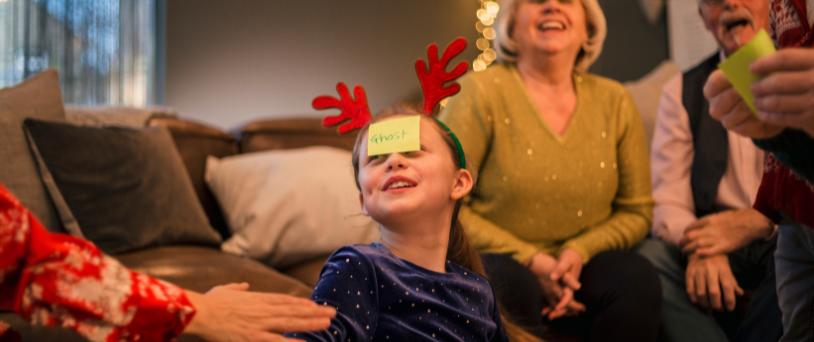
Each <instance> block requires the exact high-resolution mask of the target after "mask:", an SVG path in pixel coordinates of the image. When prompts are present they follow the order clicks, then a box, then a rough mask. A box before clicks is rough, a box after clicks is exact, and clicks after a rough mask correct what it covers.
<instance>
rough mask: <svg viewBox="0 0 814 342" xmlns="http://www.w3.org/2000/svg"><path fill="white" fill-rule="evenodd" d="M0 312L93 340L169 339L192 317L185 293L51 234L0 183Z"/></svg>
mask: <svg viewBox="0 0 814 342" xmlns="http://www.w3.org/2000/svg"><path fill="white" fill-rule="evenodd" d="M0 309H2V310H13V311H14V312H16V313H17V314H18V315H20V316H21V317H22V318H24V319H26V320H28V321H30V322H31V323H33V324H38V325H46V326H62V327H65V328H68V329H73V330H75V331H77V332H78V333H80V334H81V335H83V336H85V337H87V338H88V339H90V340H92V341H121V340H145V341H165V340H172V339H173V338H175V337H176V336H178V335H180V334H181V332H182V331H183V330H184V328H185V327H186V326H187V324H189V322H190V321H191V320H192V317H193V316H194V315H195V308H194V307H193V306H192V304H191V303H190V301H189V299H188V298H187V296H186V294H185V292H184V290H183V289H181V288H179V287H177V286H175V285H172V284H169V283H166V282H163V281H161V280H157V279H155V278H152V277H149V276H147V275H144V274H140V273H138V272H134V271H131V270H129V269H128V268H126V267H124V266H123V265H121V264H120V263H119V262H118V261H116V260H115V259H113V258H111V257H109V256H107V255H105V254H103V253H102V252H101V251H100V250H99V249H98V248H97V247H96V246H94V245H93V244H92V243H90V242H88V241H86V240H82V239H79V238H76V237H72V236H68V235H64V234H55V233H50V232H48V231H47V230H46V229H45V228H44V227H43V226H42V224H41V223H40V222H39V220H37V219H36V218H35V217H34V215H33V214H31V212H29V211H28V209H26V208H25V207H23V206H22V204H21V203H20V202H19V201H18V200H17V199H16V198H15V197H14V196H13V195H12V194H11V193H10V192H9V191H8V190H7V189H6V188H5V187H3V185H2V184H0Z"/></svg>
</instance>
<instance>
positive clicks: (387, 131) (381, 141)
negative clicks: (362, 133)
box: [367, 115, 421, 156]
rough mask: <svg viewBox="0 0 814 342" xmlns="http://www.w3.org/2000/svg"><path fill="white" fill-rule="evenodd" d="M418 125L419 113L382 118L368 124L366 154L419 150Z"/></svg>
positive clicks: (419, 121)
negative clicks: (387, 118) (379, 120)
mask: <svg viewBox="0 0 814 342" xmlns="http://www.w3.org/2000/svg"><path fill="white" fill-rule="evenodd" d="M420 127H421V116H419V115H411V116H408V117H403V118H396V119H389V120H384V121H382V122H377V123H374V124H372V125H370V128H368V132H367V155H368V156H376V155H380V154H388V153H396V152H410V151H418V150H420V149H421V140H420V137H419V130H420Z"/></svg>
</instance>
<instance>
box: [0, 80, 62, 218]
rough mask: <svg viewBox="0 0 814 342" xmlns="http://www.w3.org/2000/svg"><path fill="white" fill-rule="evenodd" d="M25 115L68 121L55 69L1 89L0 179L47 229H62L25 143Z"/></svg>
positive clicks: (26, 116) (27, 116)
mask: <svg viewBox="0 0 814 342" xmlns="http://www.w3.org/2000/svg"><path fill="white" fill-rule="evenodd" d="M25 118H37V119H44V120H56V121H59V120H65V110H64V108H63V105H62V94H61V93H60V91H59V76H57V73H56V71H54V70H46V71H43V72H41V73H39V74H37V75H35V76H33V77H31V78H29V79H28V80H26V81H24V82H23V83H20V84H19V85H16V86H14V87H9V88H4V89H0V165H2V166H0V182H2V183H3V184H5V185H6V187H8V189H9V190H11V192H12V193H14V195H15V196H17V198H19V199H20V201H21V202H22V203H23V205H25V206H26V207H27V208H28V209H29V210H31V211H32V212H33V213H34V214H35V215H36V216H37V217H38V218H39V219H40V220H41V221H42V223H43V224H44V225H45V226H46V227H48V229H50V230H53V231H62V225H61V223H60V220H59V216H58V215H57V212H56V209H54V206H53V204H52V203H51V199H50V197H49V196H48V193H47V192H46V190H45V187H44V186H43V183H42V181H41V180H40V177H39V175H38V173H37V167H36V164H35V161H34V159H33V158H32V156H31V153H30V151H29V148H28V143H27V142H26V138H25V133H24V132H23V120H24V119H25Z"/></svg>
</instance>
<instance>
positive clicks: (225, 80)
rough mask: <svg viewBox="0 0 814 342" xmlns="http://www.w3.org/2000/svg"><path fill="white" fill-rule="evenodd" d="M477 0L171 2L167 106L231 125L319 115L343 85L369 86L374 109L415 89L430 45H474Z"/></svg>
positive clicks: (468, 57) (468, 55) (468, 56)
mask: <svg viewBox="0 0 814 342" xmlns="http://www.w3.org/2000/svg"><path fill="white" fill-rule="evenodd" d="M479 6H480V5H479V2H478V1H476V0H471V1H470V0H443V1H439V0H409V1H407V0H403V1H402V0H399V1H396V0H393V1H390V0H388V1H382V0H354V1H333V0H206V1H199V0H168V1H167V69H166V97H165V99H166V101H165V102H166V104H167V105H168V106H171V107H174V108H176V109H178V110H179V111H180V112H181V115H184V116H187V117H193V118H197V119H200V120H204V121H208V122H211V123H214V124H217V125H219V126H223V127H228V128H231V127H234V126H236V125H238V124H241V123H245V122H247V121H249V120H251V119H255V118H259V117H268V116H277V117H281V116H291V115H310V116H316V115H320V114H318V113H317V112H316V111H315V110H313V109H311V99H313V98H314V97H315V96H317V95H320V94H335V90H334V87H335V85H336V82H338V81H345V82H346V83H348V84H362V85H364V86H365V87H366V89H367V93H368V99H369V102H370V105H371V110H373V111H374V112H375V111H377V110H380V109H382V108H383V107H384V106H385V105H387V104H389V103H391V102H393V101H396V100H399V99H401V98H402V97H405V96H409V95H410V94H411V93H413V92H415V90H416V89H418V80H417V78H416V76H415V71H414V67H413V63H414V61H415V59H416V58H419V57H424V55H425V52H424V51H425V46H426V44H428V43H429V42H433V41H437V42H439V43H441V44H446V43H447V42H449V41H451V40H452V39H453V38H455V37H456V36H459V35H463V36H466V38H468V39H469V41H470V42H472V43H470V44H471V45H470V48H469V49H468V50H467V52H466V54H465V58H466V60H471V59H472V58H473V57H474V56H475V52H476V49H475V48H474V47H473V42H474V39H475V36H476V34H477V32H476V31H475V25H474V24H475V11H476V10H477V9H478V8H479Z"/></svg>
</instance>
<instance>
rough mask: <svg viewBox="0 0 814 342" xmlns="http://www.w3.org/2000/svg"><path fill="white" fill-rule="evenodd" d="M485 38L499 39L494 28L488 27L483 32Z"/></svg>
mask: <svg viewBox="0 0 814 342" xmlns="http://www.w3.org/2000/svg"><path fill="white" fill-rule="evenodd" d="M483 36H484V37H486V39H489V40H492V39H495V37H497V32H495V29H494V28H491V27H487V28H485V29H484V30H483Z"/></svg>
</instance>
